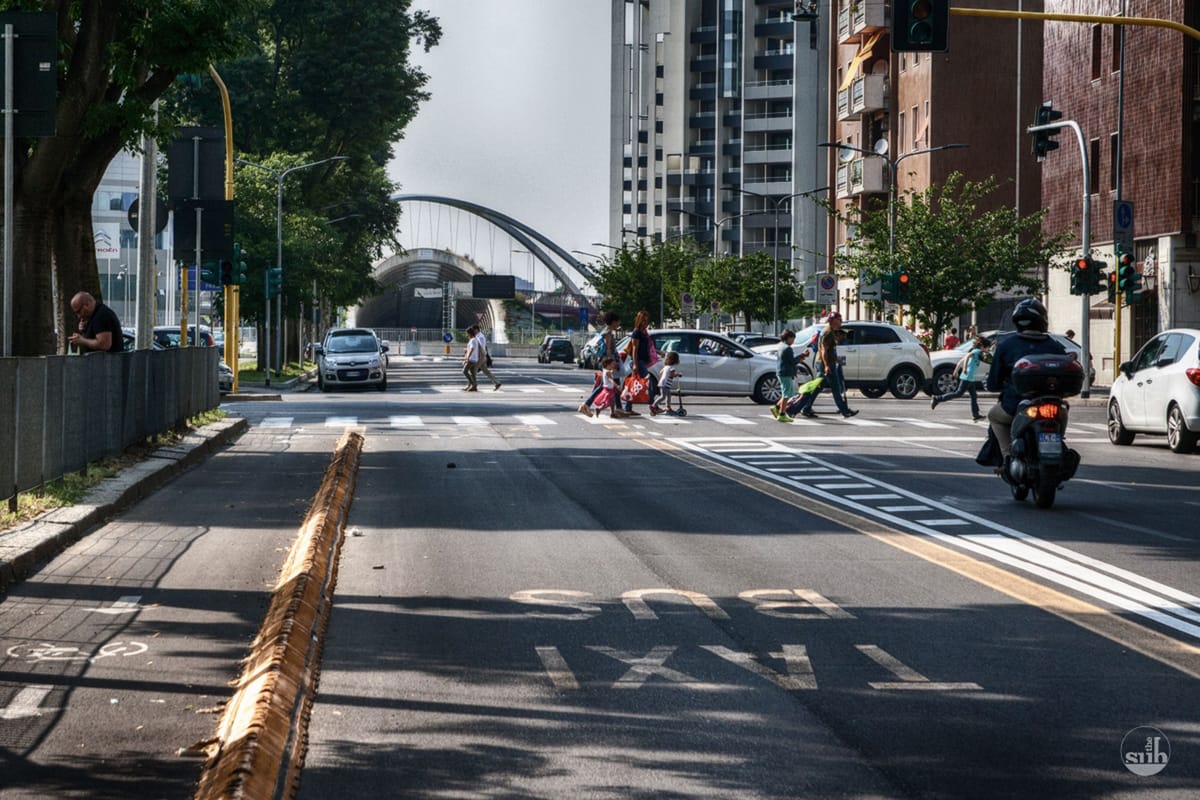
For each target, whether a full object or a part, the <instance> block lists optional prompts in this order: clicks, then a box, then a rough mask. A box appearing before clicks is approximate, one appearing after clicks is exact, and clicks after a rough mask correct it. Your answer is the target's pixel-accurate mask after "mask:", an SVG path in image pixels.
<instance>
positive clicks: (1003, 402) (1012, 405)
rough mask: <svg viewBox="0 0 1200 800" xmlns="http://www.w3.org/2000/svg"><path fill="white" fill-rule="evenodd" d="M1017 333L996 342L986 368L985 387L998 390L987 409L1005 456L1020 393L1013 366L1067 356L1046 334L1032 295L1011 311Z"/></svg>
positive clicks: (1037, 302) (1041, 313)
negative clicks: (1038, 358) (1034, 358)
mask: <svg viewBox="0 0 1200 800" xmlns="http://www.w3.org/2000/svg"><path fill="white" fill-rule="evenodd" d="M1012 321H1013V325H1014V326H1015V327H1016V329H1017V335H1016V336H1008V337H1006V338H1005V339H1004V340H1003V341H1001V342H1000V343H999V344H998V345H996V350H995V353H994V354H993V355H992V368H991V370H989V371H988V376H987V390H988V391H989V392H1000V399H999V400H998V401H997V402H996V405H994V406H992V409H991V410H990V411H989V412H988V421H989V422H990V423H991V425H992V432H993V433H994V434H995V435H996V441H997V443H998V444H999V445H1000V452H1001V453H1003V454H1004V455H1005V456H1007V455H1008V454H1009V453H1010V452H1011V450H1012V421H1013V415H1014V414H1016V413H1017V406H1018V405H1020V403H1021V395H1020V394H1019V393H1018V392H1017V388H1016V387H1015V386H1014V385H1013V382H1012V371H1013V365H1014V364H1016V363H1017V362H1018V361H1020V360H1021V359H1022V358H1024V357H1025V356H1031V355H1038V354H1045V355H1060V356H1061V355H1066V353H1067V351H1066V350H1065V349H1063V346H1062V345H1061V344H1059V343H1058V342H1057V341H1055V340H1054V339H1053V338H1051V337H1050V336H1049V335H1048V334H1047V333H1046V328H1047V327H1048V325H1047V322H1046V307H1045V306H1044V305H1042V303H1041V301H1040V300H1038V299H1037V298H1034V297H1026V298H1025V299H1024V300H1022V301H1021V302H1019V303H1017V307H1016V308H1014V309H1013V314H1012Z"/></svg>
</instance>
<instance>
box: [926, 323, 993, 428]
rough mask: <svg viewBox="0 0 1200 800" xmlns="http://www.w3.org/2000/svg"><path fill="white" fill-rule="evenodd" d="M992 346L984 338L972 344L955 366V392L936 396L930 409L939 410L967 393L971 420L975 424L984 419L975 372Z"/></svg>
mask: <svg viewBox="0 0 1200 800" xmlns="http://www.w3.org/2000/svg"><path fill="white" fill-rule="evenodd" d="M991 346H992V343H991V342H990V341H989V340H987V339H985V338H983V337H982V336H976V337H975V340H974V341H973V342H972V343H971V349H970V350H968V351H967V354H966V355H965V356H963V357H962V358H961V359H960V360H959V362H958V363H957V364H955V365H954V374H955V375H957V376H958V385H957V386H955V387H954V390H953V391H951V392H947V393H946V394H935V395H934V396H933V399H932V400H930V401H929V408H930V409H934V408H937V407H938V404H939V403H944V402H946V401H947V400H953V399H954V398H956V397H962V396H963V392H966V393H967V394H968V395H970V397H971V419H972V420H974V421H975V422H979V421H980V420H981V419H983V415H982V414H980V413H979V398H978V397H977V396H976V394H975V390H976V389H975V371H976V370H977V369H979V360H980V359H981V358H982V357H983V354H984V353H986V352H987V350H988V348H989V347H991Z"/></svg>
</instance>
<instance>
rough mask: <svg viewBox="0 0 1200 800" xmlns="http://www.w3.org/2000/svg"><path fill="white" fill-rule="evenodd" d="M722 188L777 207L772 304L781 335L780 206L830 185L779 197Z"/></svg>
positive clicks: (773, 328) (774, 326)
mask: <svg viewBox="0 0 1200 800" xmlns="http://www.w3.org/2000/svg"><path fill="white" fill-rule="evenodd" d="M721 188H722V189H727V190H729V191H732V192H740V193H741V194H746V195H750V196H751V197H758V198H760V199H762V200H766V201H767V202H768V203H770V204H771V205H773V206H774V207H775V277H774V287H775V291H774V302H773V305H772V316H771V332H772V333H774V334H775V335H776V336H778V335H779V207H780V206H782V205H783V204H784V203H786V202H788V201H789V200H791V199H792V198H793V197H807V196H809V195H813V194H816V193H817V192H824V191H826V190H827V189H829V187H828V186H821V187H818V188H816V189H809V190H808V191H807V192H792V193H791V194H789V195H787V196H786V197H779V198H773V197H772V196H771V195H767V194H762V193H760V192H752V191H750V190H749V189H742V188H740V187H737V186H722V187H721ZM788 211H789V212H791V207H790V203H789V208H788ZM753 213H756V212H753V211H751V212H746V214H747V216H748V215H749V214H753ZM789 263H790V262H789Z"/></svg>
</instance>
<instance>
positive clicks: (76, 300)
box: [67, 292, 125, 353]
mask: <svg viewBox="0 0 1200 800" xmlns="http://www.w3.org/2000/svg"><path fill="white" fill-rule="evenodd" d="M71 310H72V311H74V312H75V316H77V317H79V330H78V332H77V333H72V334H71V335H70V336H69V337H68V338H67V342H69V343H70V344H73V345H78V346H79V347H81V348H83V349H85V350H100V351H102V352H107V353H120V352H121V351H123V350H124V349H125V335H124V333H122V331H121V321H120V320H119V319H117V312H115V311H113V310H112V309H111V308H109V307H108V306H106V305H104V303H100V302H97V300H96V298H94V297H92V296H91V295H90V294H88V293H87V292H80V293H79V294H77V295H75V296H74V297H72V298H71Z"/></svg>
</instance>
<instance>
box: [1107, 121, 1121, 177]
mask: <svg viewBox="0 0 1200 800" xmlns="http://www.w3.org/2000/svg"><path fill="white" fill-rule="evenodd" d="M1120 143H1121V140H1120V139H1119V138H1118V137H1117V135H1116V134H1115V133H1112V134H1109V136H1108V161H1109V166H1110V167H1111V169H1110V170H1109V179H1108V188H1109V191H1113V192H1115V191H1116V190H1117V179H1118V178H1119V177H1120V175H1119V174H1118V169H1119V168H1120V160H1121V158H1120V152H1119V151H1118V147H1119V146H1120Z"/></svg>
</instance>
